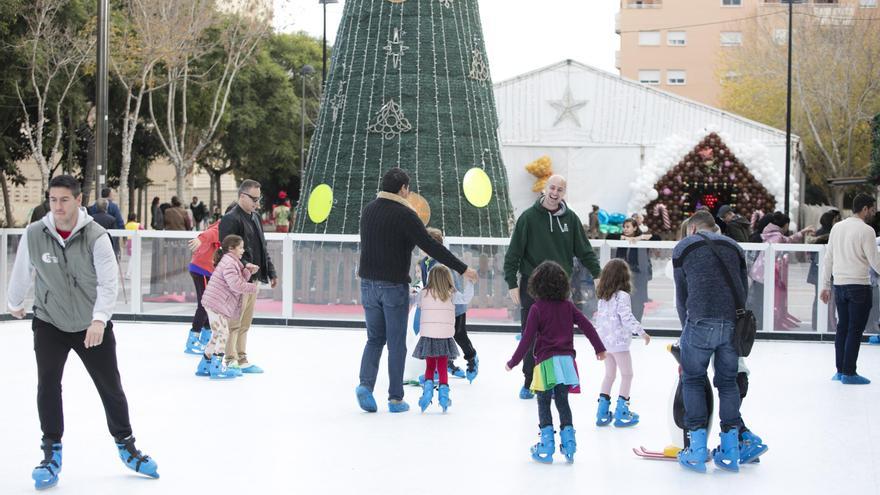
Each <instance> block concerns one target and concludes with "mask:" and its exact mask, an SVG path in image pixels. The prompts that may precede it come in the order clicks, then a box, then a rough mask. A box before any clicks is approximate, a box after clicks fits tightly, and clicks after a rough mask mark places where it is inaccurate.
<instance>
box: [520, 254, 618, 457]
mask: <svg viewBox="0 0 880 495" xmlns="http://www.w3.org/2000/svg"><path fill="white" fill-rule="evenodd" d="M528 288H529V293H530V295H531V296H532V297H533V298H535V304H534V305H533V306H532V308H531V309H530V310H529V316H528V320H527V321H526V327H525V332H523V337H522V339H521V340H520V342H519V346H517V348H516V351H515V352H514V353H513V357H511V358H510V360H509V361H508V362H507V365H506V366H505V368H506V369H507V371H510V370H511V368H513V367H514V366H516V365H517V364H519V362H520V361H522V359H523V357H524V356H525V354H526V352H528V350H529V349H530V348H531V346H532V344H533V343H534V346H535V347H534V356H535V363H538V364H536V365H535V371H534V375H533V378H532V384H531V390H533V391H535V392H537V395H538V419H539V425H538V426H539V427H540V429H541V434H540V435H541V441H540V442H538V443H537V444H535V445H534V446H532V448H531V452H532V458H533V459H534V460H536V461H538V462H542V463H547V464H549V463H551V462H553V452H554V451H555V450H556V444H555V442H554V438H553V435H554V434H555V433H556V432H555V431H553V416H552V414H551V412H550V402H551V401H552V400H555V402H556V410H557V411H558V412H559V424H560V428H561V429H560V432H559V440H560V446H559V450H560V451H561V452H562V454H563V455H565V458H566V460H567V461H568V462H569V463H572V462H574V453H575V451H576V450H577V442H576V441H575V436H574V434H575V430H574V424H573V420H572V416H571V408H570V407H569V405H568V394H569V392H571V393H579V392H580V379H579V377H578V371H577V364H575V361H574V358H575V355H576V353H575V350H574V335H573V334H572V331H571V329H572V327H573V326H574V325H575V324H577V326H578V328H580V330H581V333H583V334H584V335H585V336H586V337H587V338H588V339H589V340H590V344H592V346H593V350H594V351H595V352H596V359H598V360H600V361H601V360H603V359H605V346H604V345H603V344H602V341H601V339H600V338H599V335H598V334H597V333H596V329H595V328H593V325H592V324H591V323H590V321H589V320H587V317H586V316H584V314H583V313H581V311H580V310H579V309H577V307H576V306H575V305H574V303H572V302H571V301H570V300H569V299H568V296H569V294H570V291H571V288H570V287H569V282H568V274H567V273H566V272H565V270H563V269H562V267H561V266H560V265H559V264H558V263H554V262H552V261H545V262H543V263H541V264H540V265H538V267H537V268H535V271H533V272H532V274H531V276H530V277H529V281H528Z"/></svg>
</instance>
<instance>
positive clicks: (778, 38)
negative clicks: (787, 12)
mask: <svg viewBox="0 0 880 495" xmlns="http://www.w3.org/2000/svg"><path fill="white" fill-rule="evenodd" d="M773 42H774V43H776V44H777V45H784V44H786V43H788V29H778V28H777V29H774V30H773Z"/></svg>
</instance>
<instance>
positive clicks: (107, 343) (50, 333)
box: [32, 318, 131, 443]
mask: <svg viewBox="0 0 880 495" xmlns="http://www.w3.org/2000/svg"><path fill="white" fill-rule="evenodd" d="M32 328H33V331H34V352H35V353H36V356H37V410H38V411H39V414H40V428H41V429H42V430H43V438H44V439H46V440H51V441H52V442H54V443H57V442H60V441H61V437H62V436H63V435H64V411H63V407H62V403H61V377H62V375H63V374H64V364H65V363H66V362H67V355H68V354H69V353H70V351H71V349H72V350H73V351H74V352H76V354H77V355H78V356H79V358H80V359H81V360H82V362H83V364H84V365H85V368H86V371H88V373H89V376H91V377H92V381H93V382H95V388H97V389H98V395H99V396H100V397H101V402H103V403H104V414H105V415H106V416H107V427H108V428H109V430H110V434H111V435H113V438H115V439H117V440H121V439H124V438H126V437H128V436H130V435H131V422H130V421H129V418H128V401H127V400H126V399H125V392H123V390H122V380H121V379H120V378H119V368H118V366H117V364H116V337H115V336H114V335H113V323H112V322H109V321H108V322H107V328H105V329H104V341H103V342H102V343H101V345H99V346H97V347H92V348H90V349H86V347H85V338H86V331H85V330H83V331H82V332H76V333H69V332H62V331H61V330H59V329H58V328H56V327H55V326H53V325H51V324H49V323H47V322H45V321H42V320H40V319H38V318H34V320H33V326H32Z"/></svg>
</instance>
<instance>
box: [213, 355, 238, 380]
mask: <svg viewBox="0 0 880 495" xmlns="http://www.w3.org/2000/svg"><path fill="white" fill-rule="evenodd" d="M209 372H210V374H211V380H229V379H231V378H235V377H236V376H237V375H236V374H235V373H234V372H232V371H230V370H229V368H227V367H226V365H225V364H223V356H221V355H219V354H214V356H213V357H212V358H211V367H210V368H209Z"/></svg>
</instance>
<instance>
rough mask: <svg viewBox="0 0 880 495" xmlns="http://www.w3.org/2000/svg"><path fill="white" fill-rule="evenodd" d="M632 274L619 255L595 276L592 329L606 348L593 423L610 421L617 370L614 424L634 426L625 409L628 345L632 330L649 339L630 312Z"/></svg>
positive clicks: (629, 377) (629, 369) (629, 373)
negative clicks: (603, 376)
mask: <svg viewBox="0 0 880 495" xmlns="http://www.w3.org/2000/svg"><path fill="white" fill-rule="evenodd" d="M631 281H632V275H631V273H630V271H629V265H627V263H626V261H624V260H622V259H613V260H611V261H609V262H608V263H607V264H606V265H605V268H603V269H602V274H601V275H600V276H599V285H598V286H597V287H596V296H598V298H599V310H598V311H597V313H596V331H597V332H598V333H599V338H601V339H602V344H604V345H605V349H606V350H607V351H608V354H607V357H606V359H605V379H604V380H603V381H602V390H601V392H600V393H599V407H598V410H597V411H596V426H607V425H608V424H609V423H610V422H611V411H610V410H609V409H610V407H611V386H612V385H613V384H614V379H615V378H616V377H617V370H620V391H619V395H618V397H617V407H616V408H615V410H614V426H617V427H623V426H635V425H636V424H637V423H638V422H639V415H638V414H636V413H634V412H632V411H630V410H629V390H630V386H631V385H632V379H633V367H632V357H631V356H630V353H629V346H630V343H631V342H632V336H633V334H638V335H639V336H641V337H642V338H643V339H645V345H648V343H649V342H651V336H650V335H648V334H647V333H645V329H644V328H642V324H641V323H639V320H637V319H636V317H635V316H634V315H633V312H632V303H631V301H632V298H631V297H630V294H631V293H632V282H631Z"/></svg>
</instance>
